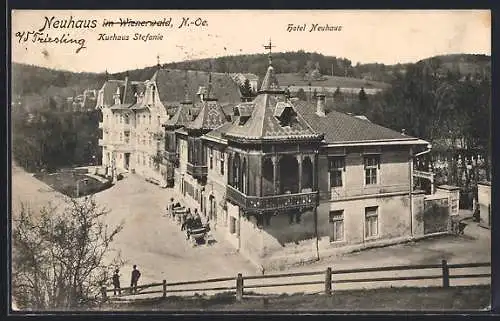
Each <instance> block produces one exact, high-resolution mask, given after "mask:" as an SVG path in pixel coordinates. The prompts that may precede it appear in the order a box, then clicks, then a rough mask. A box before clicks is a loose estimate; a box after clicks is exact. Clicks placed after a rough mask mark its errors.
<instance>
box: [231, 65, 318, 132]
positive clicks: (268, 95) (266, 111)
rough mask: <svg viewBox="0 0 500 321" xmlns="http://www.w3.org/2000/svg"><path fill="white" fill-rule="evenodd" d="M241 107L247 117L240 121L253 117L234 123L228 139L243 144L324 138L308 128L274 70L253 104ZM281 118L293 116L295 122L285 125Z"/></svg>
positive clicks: (268, 74) (268, 72) (270, 71)
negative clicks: (247, 141) (256, 141)
mask: <svg viewBox="0 0 500 321" xmlns="http://www.w3.org/2000/svg"><path fill="white" fill-rule="evenodd" d="M239 106H244V107H241V110H240V108H238V110H239V112H243V113H244V114H245V115H242V116H240V117H245V116H246V115H247V114H250V115H249V116H250V117H249V118H248V119H247V120H245V121H244V122H241V123H240V122H234V124H233V125H232V126H231V128H229V129H228V131H227V133H226V135H225V136H226V137H228V138H236V139H244V140H277V139H300V140H302V139H319V138H321V134H317V133H316V132H315V131H314V130H313V129H312V128H311V126H309V124H308V123H307V122H306V121H305V120H304V119H303V118H302V116H301V115H300V114H299V113H298V112H297V110H296V109H295V108H294V106H293V105H292V104H291V102H290V101H289V100H288V99H287V98H286V97H285V95H284V94H283V92H282V91H281V90H280V89H279V84H278V81H277V79H276V77H275V74H274V68H273V67H272V66H269V68H268V69H267V73H266V76H265V77H264V80H263V81H262V86H261V88H260V91H259V94H258V95H257V97H256V98H255V99H254V100H253V101H252V102H251V103H245V104H240V105H239ZM250 111H251V113H250ZM281 116H283V117H287V118H288V117H289V116H291V117H290V118H291V119H292V121H290V122H289V123H287V124H286V125H282V124H280V119H279V118H280V117H281ZM246 117H248V116H246Z"/></svg>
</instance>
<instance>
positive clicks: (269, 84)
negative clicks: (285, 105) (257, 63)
mask: <svg viewBox="0 0 500 321" xmlns="http://www.w3.org/2000/svg"><path fill="white" fill-rule="evenodd" d="M273 47H275V46H273V44H272V42H271V39H269V44H268V45H264V48H265V49H267V50H269V67H267V72H266V75H265V77H264V80H262V85H261V87H260V90H259V92H268V91H272V92H276V93H283V91H281V90H280V86H279V84H278V79H277V78H276V75H275V73H274V68H273V65H272V57H271V54H272V48H273Z"/></svg>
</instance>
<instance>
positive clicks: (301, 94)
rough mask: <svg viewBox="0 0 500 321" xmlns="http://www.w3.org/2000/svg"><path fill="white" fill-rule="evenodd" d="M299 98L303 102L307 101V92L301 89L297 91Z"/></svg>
mask: <svg viewBox="0 0 500 321" xmlns="http://www.w3.org/2000/svg"><path fill="white" fill-rule="evenodd" d="M297 98H298V99H300V100H303V101H306V100H307V95H306V92H305V91H304V89H302V88H300V89H299V90H298V91H297Z"/></svg>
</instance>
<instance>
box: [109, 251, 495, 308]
mask: <svg viewBox="0 0 500 321" xmlns="http://www.w3.org/2000/svg"><path fill="white" fill-rule="evenodd" d="M480 267H491V263H489V262H484V263H462V264H448V262H447V261H446V260H442V262H441V264H422V265H395V266H383V267H368V268H358V269H339V270H335V269H333V268H331V267H328V268H327V269H326V271H312V272H298V273H280V274H269V275H251V276H245V277H244V276H243V275H242V274H241V273H238V275H237V276H236V277H224V278H213V279H205V280H197V281H183V282H172V283H168V282H167V281H166V280H163V281H162V282H159V283H149V284H143V285H140V286H137V293H130V291H131V290H132V289H133V288H132V287H126V288H121V289H119V290H121V292H122V294H120V295H118V296H116V297H123V296H129V295H132V296H136V295H143V294H162V296H163V297H166V296H167V294H168V293H181V292H200V291H203V292H205V291H224V292H231V293H235V295H236V299H237V300H242V298H243V294H244V293H245V292H244V289H259V288H278V287H285V286H304V285H319V284H323V285H324V289H323V291H322V292H323V293H325V294H327V295H331V293H332V284H345V283H364V282H389V281H415V280H436V279H442V286H443V287H444V288H447V287H449V286H450V279H470V278H486V277H491V273H469V274H467V273H461V274H450V270H452V269H453V270H455V269H458V270H460V269H465V268H480ZM426 269H430V270H432V269H433V270H437V269H439V270H441V273H434V274H429V275H410V276H394V275H393V276H386V277H358V278H356V277H350V278H345V279H335V280H333V279H332V276H333V275H343V274H350V275H352V274H362V273H367V272H388V271H415V270H426ZM319 275H324V279H322V280H311V281H298V280H293V281H291V282H282V283H265V284H246V285H244V281H245V280H246V281H251V280H264V279H278V278H286V277H289V278H296V277H304V276H319ZM229 281H232V282H235V283H233V284H234V285H227V282H229ZM221 282H225V283H226V285H224V286H223V285H220V286H213V287H197V288H189V287H188V288H186V287H184V288H181V289H175V288H174V289H172V287H176V286H177V287H178V286H183V285H197V284H206V283H221ZM154 287H162V288H161V289H154V290H147V291H144V290H146V289H150V288H154ZM115 291H118V290H117V289H107V288H106V287H103V288H101V294H102V297H103V300H106V299H109V298H111V297H110V296H108V293H110V292H115Z"/></svg>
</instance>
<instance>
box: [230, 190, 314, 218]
mask: <svg viewBox="0 0 500 321" xmlns="http://www.w3.org/2000/svg"><path fill="white" fill-rule="evenodd" d="M317 195H318V192H306V193H297V194H281V195H274V196H263V197H260V196H249V195H245V194H243V193H242V192H240V191H238V190H237V189H236V188H234V187H232V186H230V185H227V188H226V197H227V199H228V200H229V201H231V202H233V203H235V204H236V205H238V206H239V207H240V208H242V209H243V210H245V211H248V212H265V211H279V210H288V209H294V208H312V207H315V206H317V205H318V197H317Z"/></svg>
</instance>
